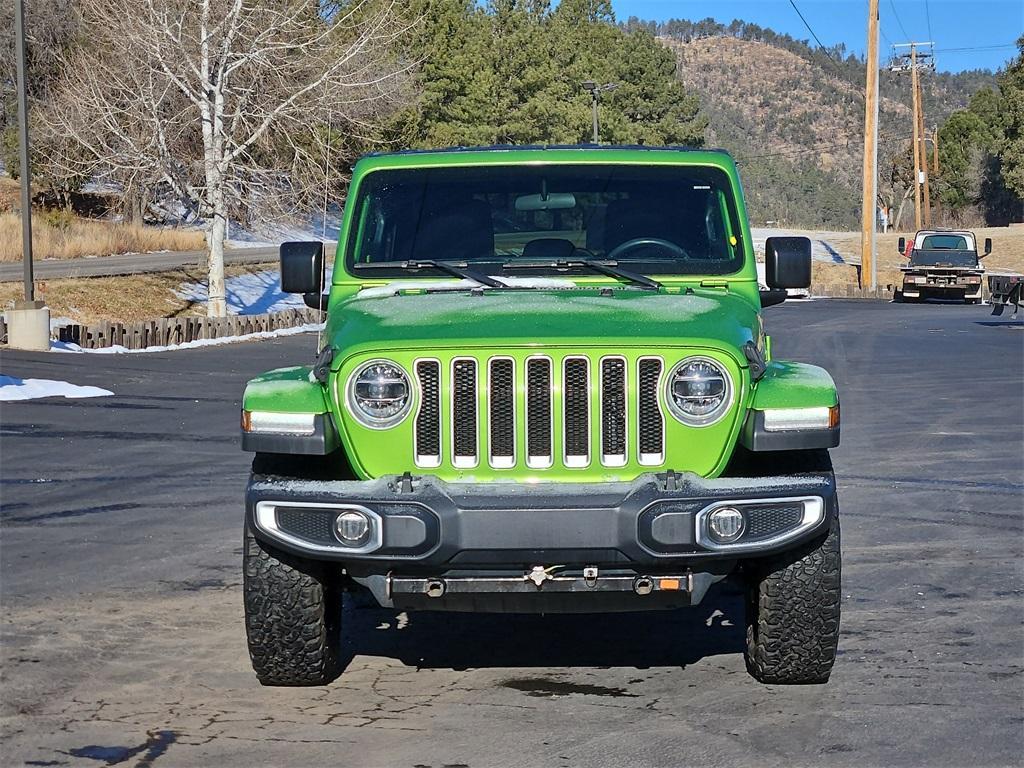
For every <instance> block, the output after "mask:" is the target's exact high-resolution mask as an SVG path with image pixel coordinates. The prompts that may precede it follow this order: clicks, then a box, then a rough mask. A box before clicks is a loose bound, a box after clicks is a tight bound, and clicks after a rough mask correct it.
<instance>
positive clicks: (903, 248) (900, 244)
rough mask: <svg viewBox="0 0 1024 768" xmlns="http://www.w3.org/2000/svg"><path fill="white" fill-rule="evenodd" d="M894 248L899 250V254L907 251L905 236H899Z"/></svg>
mask: <svg viewBox="0 0 1024 768" xmlns="http://www.w3.org/2000/svg"><path fill="white" fill-rule="evenodd" d="M896 250H898V251H899V252H900V255H901V256H902V255H903V254H904V253H906V252H907V238H905V237H901V238H900V239H899V241H898V242H897V243H896Z"/></svg>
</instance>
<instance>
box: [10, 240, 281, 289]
mask: <svg viewBox="0 0 1024 768" xmlns="http://www.w3.org/2000/svg"><path fill="white" fill-rule="evenodd" d="M270 261H277V247H276V246H275V247H273V248H235V249H232V250H227V251H225V252H224V263H225V264H261V263H264V262H270ZM205 263H206V251H168V252H166V253H122V254H118V255H117V256H100V257H96V258H91V259H44V260H41V261H36V262H35V263H34V264H33V267H34V276H35V279H36V280H54V279H56V278H60V277H107V276H110V275H137V274H141V273H143V272H167V271H169V270H172V269H178V268H180V267H185V266H193V265H196V264H205ZM23 275H24V265H23V264H22V262H20V261H18V262H5V263H3V264H0V283H5V282H14V281H17V280H21V279H23Z"/></svg>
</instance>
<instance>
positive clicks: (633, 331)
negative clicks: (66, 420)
mask: <svg viewBox="0 0 1024 768" xmlns="http://www.w3.org/2000/svg"><path fill="white" fill-rule="evenodd" d="M757 322H758V319H757V312H756V310H755V309H754V307H753V306H751V304H750V302H749V301H747V300H746V299H744V298H743V297H741V296H737V295H735V294H729V293H727V292H726V291H725V290H722V289H710V290H701V289H697V290H696V291H695V292H691V293H683V292H667V291H665V290H661V291H659V292H657V293H655V292H652V291H641V290H632V289H613V290H612V291H611V292H610V295H608V291H607V290H605V292H604V295H602V292H601V290H600V289H594V288H576V289H559V290H541V289H533V290H505V291H483V292H482V294H481V293H479V292H478V293H476V294H473V293H470V292H468V291H440V292H435V293H406V294H398V295H394V296H374V297H365V298H361V297H359V296H358V295H356V296H355V297H353V298H351V299H349V300H348V301H346V302H344V303H342V304H339V305H337V306H336V307H335V308H334V310H333V312H332V317H331V319H330V333H331V340H332V343H333V344H334V346H335V349H338V350H340V351H343V352H344V353H345V354H344V356H345V357H347V356H348V355H350V354H358V353H364V352H371V351H374V350H389V349H416V348H423V349H431V350H439V349H444V348H448V347H459V348H463V349H465V348H468V347H477V346H479V347H485V348H488V349H498V348H501V347H505V348H508V347H540V346H573V347H585V346H593V345H600V346H603V347H607V346H618V345H622V346H629V347H646V348H650V349H652V350H654V349H656V348H658V347H683V346H685V347H706V348H713V349H719V350H722V351H723V352H726V353H728V354H730V355H731V356H733V357H734V358H736V360H737V363H738V364H740V365H741V366H745V365H746V361H745V360H744V358H743V356H742V354H740V352H739V349H740V347H742V346H743V344H745V343H746V342H748V341H751V340H753V339H755V338H756V331H755V330H754V329H755V328H756V325H757Z"/></svg>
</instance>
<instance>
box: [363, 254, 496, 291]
mask: <svg viewBox="0 0 1024 768" xmlns="http://www.w3.org/2000/svg"><path fill="white" fill-rule="evenodd" d="M468 267H469V265H468V264H466V262H464V261H463V262H451V261H434V260H433V259H418V260H408V261H370V262H366V263H365V264H356V265H355V268H356V269H403V270H404V269H438V270H440V271H442V272H446V273H448V274H449V275H451V276H452V277H461V278H463V279H465V280H472V281H473V282H475V283H479V284H480V285H486V286H487V287H488V288H507V287H508V286H506V285H505V284H504V283H502V282H500V281H498V280H495V279H494V278H493V277H488V276H487V275H482V274H480V273H479V272H476V271H474V270H472V269H469V268H468Z"/></svg>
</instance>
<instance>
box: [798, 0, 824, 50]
mask: <svg viewBox="0 0 1024 768" xmlns="http://www.w3.org/2000/svg"><path fill="white" fill-rule="evenodd" d="M789 4H790V5H792V6H793V10H794V11H796V15H797V16H799V17H800V21H802V22H803V23H804V26H805V27H807V31H808V32H810V33H811V37H813V38H814V40H815V42H817V43H818V47H819V48H821V50H823V51H824V50H826V49H825V46H824V45H823V44H822V42H821V39H820V38H819V37H818V36H817V35H816V34H815V33H814V30H813V29H811V25H810V24H808V23H807V19H805V18H804V15H803V14H802V13H800V9H799V8H797V7H796V3H795V2H793V0H789Z"/></svg>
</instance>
